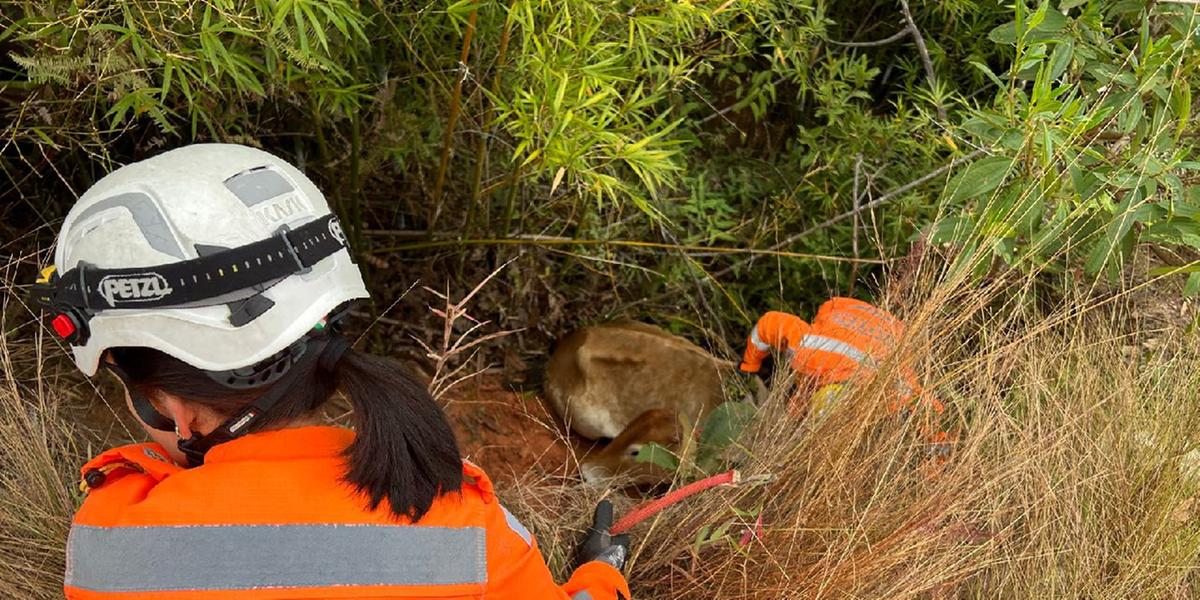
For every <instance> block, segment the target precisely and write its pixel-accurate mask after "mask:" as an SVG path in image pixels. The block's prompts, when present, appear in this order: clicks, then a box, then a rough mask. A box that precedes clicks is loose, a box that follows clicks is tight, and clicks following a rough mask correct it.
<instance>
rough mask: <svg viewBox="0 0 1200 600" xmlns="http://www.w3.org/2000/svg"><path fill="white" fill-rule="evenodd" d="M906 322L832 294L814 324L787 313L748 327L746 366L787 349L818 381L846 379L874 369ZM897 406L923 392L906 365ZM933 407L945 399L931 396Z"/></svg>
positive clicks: (796, 367)
mask: <svg viewBox="0 0 1200 600" xmlns="http://www.w3.org/2000/svg"><path fill="white" fill-rule="evenodd" d="M903 334H904V324H903V323H901V322H900V320H899V319H897V318H896V317H894V316H892V315H891V314H890V313H888V312H887V311H885V310H883V309H881V308H878V307H876V306H874V305H871V304H869V303H867V302H863V301H861V300H855V299H853V298H831V299H830V300H828V301H826V302H825V303H824V304H822V305H821V307H820V308H819V309H818V310H817V316H816V318H814V319H813V321H812V324H811V325H810V324H808V323H805V322H804V321H803V320H802V319H800V318H799V317H796V316H794V315H790V314H787V313H783V312H774V311H773V312H768V313H766V314H764V315H763V316H762V317H761V318H760V319H759V320H758V323H757V324H755V326H754V328H753V329H752V330H751V331H750V336H749V338H748V339H747V341H746V351H745V354H744V355H743V357H742V366H741V368H742V370H743V371H746V372H748V373H755V372H757V371H758V370H759V368H760V367H761V365H762V361H763V360H764V359H765V358H766V357H767V356H768V355H769V354H770V353H771V350H772V349H778V350H783V351H785V352H787V354H788V357H789V359H790V360H791V365H792V368H793V369H794V370H795V371H796V372H797V373H799V374H801V375H805V376H807V377H809V378H811V379H812V380H813V381H815V382H816V383H817V384H818V385H829V384H832V383H843V382H846V381H849V380H850V379H852V378H853V377H854V376H855V374H856V373H861V372H864V371H870V370H874V369H875V368H877V367H878V365H879V363H881V362H882V361H883V360H884V359H886V358H887V357H888V356H889V355H890V354H891V352H892V351H893V350H894V348H895V346H896V344H897V343H898V342H899V340H900V338H901V336H902V335H903ZM896 387H897V391H898V392H899V393H898V394H897V401H896V402H894V403H893V406H892V407H891V408H892V409H893V410H899V409H900V408H902V407H903V406H905V405H907V404H908V403H909V402H910V401H911V400H912V399H913V398H914V397H916V396H917V395H918V394H920V391H921V390H920V387H919V386H918V384H917V381H916V377H915V375H914V374H913V373H912V372H911V371H910V370H909V369H904V370H903V375H902V376H901V377H900V380H899V381H897V382H896ZM931 402H932V404H933V405H934V410H935V411H937V412H941V404H940V403H939V402H937V401H936V400H931Z"/></svg>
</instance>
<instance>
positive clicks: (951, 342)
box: [0, 261, 1200, 599]
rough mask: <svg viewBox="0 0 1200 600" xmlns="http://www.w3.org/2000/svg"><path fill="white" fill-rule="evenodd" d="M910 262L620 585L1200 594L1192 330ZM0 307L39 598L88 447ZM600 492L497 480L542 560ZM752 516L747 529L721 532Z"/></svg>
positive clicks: (2, 531) (5, 419) (1, 344)
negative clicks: (871, 331)
mask: <svg viewBox="0 0 1200 600" xmlns="http://www.w3.org/2000/svg"><path fill="white" fill-rule="evenodd" d="M926 262H927V263H931V261H926ZM924 268H925V269H926V270H927V271H928V272H920V271H917V274H916V275H915V276H910V277H908V278H907V279H906V280H904V281H901V282H899V283H898V284H897V285H895V286H893V289H892V290H891V291H889V292H887V293H886V294H885V298H884V300H883V302H884V303H885V304H886V305H888V306H889V307H891V308H894V309H895V310H897V311H898V312H899V313H901V314H903V315H904V316H905V318H906V319H907V320H908V322H909V324H910V335H909V336H908V338H907V339H906V341H905V348H904V349H903V351H902V352H900V353H898V354H897V359H896V360H895V361H893V362H892V363H889V364H887V365H884V368H883V370H882V371H881V373H880V374H879V376H878V377H876V378H875V379H874V380H872V381H869V382H865V383H863V384H862V385H859V386H857V387H856V388H854V391H853V394H852V396H851V397H849V398H846V399H844V400H843V401H842V402H841V403H839V404H836V405H835V406H834V407H833V408H832V409H831V410H830V412H829V413H828V414H827V415H826V416H825V417H824V418H823V419H822V420H820V421H819V422H814V421H809V420H804V419H802V418H801V417H800V416H799V415H798V414H796V413H795V412H794V411H793V410H791V409H790V408H789V398H788V393H787V391H786V388H787V382H786V381H777V382H775V386H774V392H773V393H772V395H771V396H770V398H768V400H767V401H766V402H765V404H764V405H763V406H762V407H761V409H760V411H759V416H758V418H757V419H756V422H755V423H754V425H753V426H752V427H751V429H750V430H749V431H747V432H746V434H745V435H744V436H743V439H742V440H741V443H740V447H739V448H738V453H739V454H741V455H742V460H741V464H740V465H739V468H740V469H741V471H742V472H744V473H745V474H747V475H762V474H770V475H771V476H772V480H771V482H770V483H768V484H765V485H758V486H745V487H738V488H726V489H717V490H714V491H710V492H707V493H705V494H703V495H701V496H698V497H696V498H694V499H692V500H691V501H687V502H685V503H683V504H681V505H679V506H677V507H675V508H672V509H670V510H669V511H667V512H665V513H663V514H662V515H661V516H660V517H659V518H656V519H653V520H651V521H649V522H647V523H645V524H643V525H641V526H639V527H638V528H636V529H635V530H634V532H633V533H634V540H635V547H634V556H633V560H632V562H631V565H630V568H629V578H630V580H631V582H632V584H633V587H634V589H635V591H636V593H637V595H638V597H640V598H656V599H657V598H662V599H677V598H678V599H683V598H780V597H784V598H930V599H942V598H997V597H1001V598H1191V597H1197V596H1200V575H1198V574H1197V569H1196V566H1197V557H1200V516H1198V515H1200V502H1198V501H1197V500H1196V496H1197V494H1200V485H1198V481H1197V478H1198V475H1197V473H1195V472H1194V467H1192V468H1193V472H1189V466H1188V464H1189V463H1188V461H1187V460H1185V459H1186V458H1187V453H1188V452H1192V451H1194V450H1195V447H1196V443H1197V441H1200V435H1198V434H1197V433H1196V432H1197V430H1198V427H1197V426H1198V425H1200V406H1198V404H1197V402H1196V398H1197V396H1198V394H1200V369H1197V368H1196V365H1197V359H1198V358H1200V343H1198V342H1197V340H1196V338H1195V336H1193V335H1190V334H1187V333H1186V332H1184V331H1183V330H1180V329H1164V330H1161V331H1157V332H1155V333H1154V335H1153V336H1152V337H1153V338H1154V343H1153V344H1147V343H1145V342H1146V339H1147V332H1146V330H1145V328H1144V327H1142V326H1141V325H1140V324H1139V322H1138V314H1139V311H1140V310H1141V307H1139V306H1136V305H1133V304H1131V299H1132V298H1134V297H1135V296H1134V295H1132V294H1120V293H1118V294H1114V295H1110V296H1108V298H1107V300H1103V301H1097V300H1095V299H1094V295H1092V296H1089V297H1090V298H1093V299H1092V300H1089V301H1087V302H1083V301H1073V302H1064V303H1062V304H1061V305H1058V306H1051V307H1046V306H1039V305H1038V304H1037V303H1036V302H1034V301H1033V296H1032V295H1031V294H1029V295H1027V294H1025V293H1024V290H1027V289H1028V288H1027V287H1025V286H1024V285H1023V283H1022V282H1020V281H1017V282H1013V281H998V282H997V283H995V284H994V285H992V286H990V287H986V286H985V287H978V286H974V287H972V286H967V285H963V284H962V283H961V282H955V281H954V280H953V277H947V276H946V273H944V272H940V271H938V272H934V271H929V267H928V266H925V267H924ZM923 281H937V282H940V283H936V284H934V283H928V284H926V283H922V282H923ZM947 281H949V282H950V284H947V283H946V282H947ZM901 289H902V290H904V291H902V292H901V291H896V290H901ZM921 290H925V291H921ZM6 310H7V306H6ZM10 317H11V315H8V314H6V315H5V318H4V319H3V322H4V323H6V329H5V330H4V332H3V333H0V366H2V367H3V380H2V382H0V383H2V385H0V456H2V460H0V597H5V598H9V597H11V598H54V597H60V591H59V590H60V585H61V573H62V568H63V547H64V543H65V536H66V532H67V525H68V522H69V517H70V514H71V512H72V511H73V509H74V507H75V504H76V502H77V500H78V497H77V493H76V492H75V481H76V480H75V477H76V475H75V469H76V467H77V466H78V464H79V461H80V460H81V459H82V458H83V455H84V454H87V453H88V452H89V451H91V450H92V449H84V448H81V447H80V446H81V445H82V443H81V442H79V441H78V440H80V439H87V438H86V437H81V436H84V435H85V434H86V432H83V431H80V430H79V429H80V427H78V426H76V425H73V424H72V423H70V422H69V420H68V419H67V418H65V417H64V415H63V414H62V411H60V405H61V403H63V402H65V401H66V400H67V399H68V398H67V396H70V395H71V394H70V393H69V391H68V392H64V388H65V385H60V384H59V383H58V382H56V380H55V376H54V375H53V374H51V373H47V372H45V371H43V370H42V367H40V366H39V365H42V364H43V360H42V359H43V357H42V355H41V345H40V344H39V343H38V341H37V339H36V336H35V335H31V334H30V331H31V330H33V327H31V326H29V325H27V324H26V325H19V326H15V328H14V326H13V325H12V323H13V321H14V320H13V319H12V318H10ZM1150 347H1152V349H1149V348H1150ZM54 351H55V352H58V351H59V350H57V349H55V350H54ZM904 366H907V367H911V368H914V369H916V370H917V371H918V372H919V373H920V375H921V379H922V380H923V381H924V382H925V384H926V386H927V388H928V389H929V390H930V391H931V392H932V393H934V394H936V395H938V397H939V398H941V399H942V400H944V401H945V402H946V403H947V405H948V407H949V408H948V409H947V411H946V412H945V413H944V414H943V415H941V416H940V417H937V418H936V419H934V418H933V417H930V416H929V415H921V414H917V415H913V416H911V417H909V418H907V419H905V418H899V417H897V416H895V415H891V414H889V413H888V412H887V410H886V409H885V408H884V406H885V404H886V401H887V400H888V398H889V390H890V385H888V383H887V382H888V381H889V380H890V378H889V375H888V374H889V372H894V370H895V369H897V368H900V367H904ZM933 420H936V421H937V423H936V425H938V426H940V427H942V428H945V429H950V430H953V431H956V432H957V433H958V435H959V442H958V444H957V446H956V448H955V449H954V451H953V453H952V454H951V456H950V459H949V460H948V461H947V462H945V463H944V464H938V463H937V462H936V461H931V460H930V459H929V458H928V454H929V452H928V451H929V448H928V446H927V445H926V443H925V440H924V438H923V436H922V435H921V434H920V431H921V428H922V427H921V426H922V424H923V423H924V422H926V421H933ZM1193 456H1194V455H1193ZM605 494H612V492H610V491H606V490H599V489H593V488H585V487H583V486H581V485H579V484H577V483H575V482H566V481H561V480H558V481H546V480H542V481H538V482H532V481H526V482H524V483H522V484H520V485H517V486H515V487H513V488H511V489H508V490H504V491H503V492H502V495H503V497H504V499H505V501H506V503H508V504H509V506H510V508H512V509H513V510H514V512H517V513H518V514H520V515H521V516H522V518H523V519H524V520H525V521H526V522H527V524H529V525H530V526H531V528H532V529H534V530H535V533H537V535H538V538H539V540H540V542H541V545H542V548H543V552H544V553H545V554H546V555H547V558H548V559H549V560H550V561H551V562H552V564H553V565H554V566H555V567H556V568H557V569H559V570H560V571H564V570H565V564H566V562H567V560H568V557H569V555H570V553H571V551H572V550H573V548H574V544H575V543H576V542H577V540H578V537H577V536H578V533H579V530H580V528H581V527H582V526H583V524H584V523H585V522H586V520H587V517H588V514H589V512H590V509H591V507H592V506H593V505H594V502H595V501H596V500H597V499H598V498H599V497H600V496H602V495H605ZM614 495H615V497H616V498H617V500H618V505H619V508H621V509H627V508H628V507H629V506H631V505H632V504H633V503H634V501H633V500H632V499H629V498H625V497H622V496H621V495H620V494H614ZM757 515H761V517H762V524H763V530H764V535H763V537H762V538H761V539H752V540H751V541H750V542H749V544H748V545H745V546H742V545H740V544H739V543H738V542H739V539H740V538H741V537H743V533H744V531H745V530H747V528H748V527H750V526H751V525H752V522H753V521H754V520H755V519H756V516H757ZM700 537H703V539H700Z"/></svg>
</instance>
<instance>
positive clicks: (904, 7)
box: [900, 0, 946, 121]
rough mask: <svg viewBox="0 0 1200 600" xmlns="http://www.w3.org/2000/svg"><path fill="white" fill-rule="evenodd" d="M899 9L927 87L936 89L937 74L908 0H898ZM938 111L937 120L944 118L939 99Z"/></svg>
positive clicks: (944, 110) (943, 108)
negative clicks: (922, 67)
mask: <svg viewBox="0 0 1200 600" xmlns="http://www.w3.org/2000/svg"><path fill="white" fill-rule="evenodd" d="M900 10H901V12H903V13H904V20H905V21H906V22H907V23H908V30H909V31H911V32H912V36H913V41H914V42H916V43H917V52H919V53H920V54H921V62H922V63H923V64H924V65H925V77H926V79H928V80H929V87H930V88H931V89H933V90H937V74H935V73H934V72H933V61H932V60H930V59H929V49H928V48H926V47H925V37H924V36H922V35H921V30H920V29H917V22H916V21H914V20H913V16H912V11H910V10H908V0H900ZM936 106H937V111H938V120H940V121H945V120H946V108H945V107H943V106H942V103H941V101H940V100H939V101H938V102H937V104H936Z"/></svg>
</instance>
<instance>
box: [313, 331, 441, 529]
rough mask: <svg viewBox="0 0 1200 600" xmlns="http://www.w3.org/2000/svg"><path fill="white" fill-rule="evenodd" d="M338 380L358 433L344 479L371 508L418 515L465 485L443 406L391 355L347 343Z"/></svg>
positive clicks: (339, 363)
mask: <svg viewBox="0 0 1200 600" xmlns="http://www.w3.org/2000/svg"><path fill="white" fill-rule="evenodd" d="M335 370H336V372H337V387H338V389H340V390H342V392H344V393H345V394H346V396H347V397H349V398H350V403H351V404H352V405H353V406H354V429H355V431H357V436H356V437H355V439H354V443H353V444H351V445H350V447H349V448H347V449H346V459H347V462H348V463H349V466H350V468H349V472H348V473H347V474H346V481H347V482H349V483H350V484H351V485H353V486H355V488H357V489H358V491H359V492H361V493H362V494H363V495H365V496H367V498H368V499H369V504H368V506H370V508H372V509H374V508H376V507H377V506H379V504H380V503H381V502H382V501H384V500H387V501H388V503H389V505H390V506H391V509H392V512H393V513H395V514H396V515H397V516H406V517H409V518H410V519H413V520H414V521H415V520H418V519H420V518H421V517H422V516H423V515H424V514H425V513H426V512H428V511H429V507H430V505H432V504H433V500H434V499H435V498H437V497H438V496H439V495H441V494H443V493H447V492H457V491H459V489H461V488H462V459H461V455H460V454H459V452H458V443H457V442H456V441H455V439H454V431H453V430H452V429H450V423H449V421H448V420H447V419H446V415H445V413H443V412H442V409H441V408H440V407H439V406H438V405H437V403H436V402H434V400H433V397H432V396H430V395H429V391H428V390H427V389H426V388H425V386H424V385H422V384H421V383H419V382H418V381H417V380H416V379H415V378H413V376H412V375H411V374H409V373H408V372H407V371H405V370H404V369H403V368H402V367H401V366H400V365H398V364H396V363H395V362H394V361H391V360H388V359H385V358H380V357H378V356H373V355H371V354H366V353H363V352H358V351H355V350H353V349H351V350H347V351H346V353H345V354H344V355H343V356H342V359H341V360H340V361H339V362H338V363H337V367H336V369H335Z"/></svg>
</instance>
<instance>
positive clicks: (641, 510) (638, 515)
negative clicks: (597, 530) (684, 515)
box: [609, 471, 738, 535]
mask: <svg viewBox="0 0 1200 600" xmlns="http://www.w3.org/2000/svg"><path fill="white" fill-rule="evenodd" d="M737 480H738V475H737V471H726V472H725V473H721V474H720V475H713V476H712V477H709V478H707V479H701V480H700V481H697V482H694V483H690V484H688V485H685V486H683V487H681V488H679V489H677V490H675V491H673V492H669V493H668V494H666V495H665V496H663V497H662V498H659V499H657V500H651V501H649V502H644V503H642V504H639V505H638V506H636V507H634V509H633V510H631V511H629V512H628V513H625V516H624V517H621V520H619V521H617V522H616V524H615V525H613V526H612V528H611V529H610V530H609V531H610V532H611V533H612V534H613V535H617V534H621V533H625V532H626V531H629V530H630V529H633V527H634V526H635V525H637V524H638V523H641V522H642V521H645V520H646V519H649V518H650V517H653V516H654V515H656V514H658V513H659V512H660V511H662V510H663V509H664V508H667V507H668V506H671V505H672V504H675V503H677V502H680V501H682V500H683V499H685V498H688V497H689V496H693V495H695V494H699V493H700V492H703V491H704V490H707V489H711V488H714V487H717V486H718V485H729V484H733V483H737Z"/></svg>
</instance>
